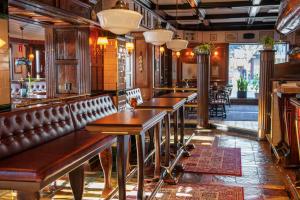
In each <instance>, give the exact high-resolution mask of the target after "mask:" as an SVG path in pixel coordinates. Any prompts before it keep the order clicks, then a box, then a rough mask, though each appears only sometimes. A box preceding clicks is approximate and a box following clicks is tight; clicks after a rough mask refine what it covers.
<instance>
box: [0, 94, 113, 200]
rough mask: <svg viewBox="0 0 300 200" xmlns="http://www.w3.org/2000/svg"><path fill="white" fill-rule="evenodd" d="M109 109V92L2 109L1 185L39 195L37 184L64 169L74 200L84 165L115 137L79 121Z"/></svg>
mask: <svg viewBox="0 0 300 200" xmlns="http://www.w3.org/2000/svg"><path fill="white" fill-rule="evenodd" d="M114 112H117V110H116V108H115V106H114V105H113V103H112V101H111V99H110V97H108V96H101V97H94V98H88V99H84V100H80V101H75V102H71V103H66V104H53V105H47V106H41V107H35V108H27V109H21V110H16V111H12V112H7V113H1V114H0V189H11V190H17V191H18V199H22V200H33V199H39V198H40V195H39V191H40V190H41V189H43V188H44V187H46V186H47V185H49V184H50V183H51V182H53V181H55V180H56V179H58V178H60V177H61V176H63V175H64V174H66V173H68V175H69V179H70V184H71V188H72V191H73V195H74V199H76V200H77V199H81V198H82V194H83V184H84V168H83V164H84V163H85V162H87V161H88V160H89V159H91V158H92V157H94V156H95V155H97V154H98V153H100V152H102V151H104V150H106V149H109V148H111V145H112V144H113V143H114V142H116V138H115V136H110V135H105V134H101V133H90V132H88V131H87V130H85V129H84V126H85V124H86V123H88V122H89V121H90V120H95V119H98V118H101V117H103V116H106V115H109V114H111V113H114Z"/></svg>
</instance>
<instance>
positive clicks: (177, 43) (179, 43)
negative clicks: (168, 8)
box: [167, 0, 189, 51]
mask: <svg viewBox="0 0 300 200" xmlns="http://www.w3.org/2000/svg"><path fill="white" fill-rule="evenodd" d="M177 12H178V0H176V23H177V17H178V14H177ZM177 29H178V27H177ZM188 43H189V42H188V41H187V40H183V39H181V38H180V37H179V35H177V34H176V35H175V38H174V39H173V40H171V41H168V42H167V48H168V49H171V50H172V51H181V50H182V49H186V48H187V45H188Z"/></svg>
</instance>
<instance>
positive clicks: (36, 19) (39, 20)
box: [8, 6, 70, 26]
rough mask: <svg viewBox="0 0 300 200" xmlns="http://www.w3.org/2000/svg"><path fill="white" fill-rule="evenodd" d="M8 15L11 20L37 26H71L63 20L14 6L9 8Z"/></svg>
mask: <svg viewBox="0 0 300 200" xmlns="http://www.w3.org/2000/svg"><path fill="white" fill-rule="evenodd" d="M8 13H9V18H10V19H14V20H18V21H21V22H25V23H31V24H35V25H45V26H47V25H69V24H70V23H68V22H66V21H63V20H61V19H57V18H54V17H50V16H47V15H44V14H43V15H42V14H39V13H37V12H33V11H30V10H25V9H23V8H18V7H14V6H9V7H8Z"/></svg>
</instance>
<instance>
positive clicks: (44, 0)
mask: <svg viewBox="0 0 300 200" xmlns="http://www.w3.org/2000/svg"><path fill="white" fill-rule="evenodd" d="M39 2H40V3H43V4H47V5H49V6H54V7H55V6H56V5H57V2H58V0H39Z"/></svg>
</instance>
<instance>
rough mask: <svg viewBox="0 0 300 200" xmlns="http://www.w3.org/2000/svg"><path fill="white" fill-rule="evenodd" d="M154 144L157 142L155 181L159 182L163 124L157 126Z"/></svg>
mask: <svg viewBox="0 0 300 200" xmlns="http://www.w3.org/2000/svg"><path fill="white" fill-rule="evenodd" d="M154 142H155V144H154V145H155V170H154V181H159V179H160V176H161V169H160V163H161V151H160V144H161V122H159V123H158V124H156V126H155V129H154Z"/></svg>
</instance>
